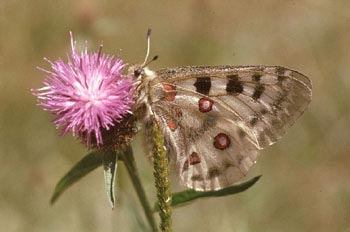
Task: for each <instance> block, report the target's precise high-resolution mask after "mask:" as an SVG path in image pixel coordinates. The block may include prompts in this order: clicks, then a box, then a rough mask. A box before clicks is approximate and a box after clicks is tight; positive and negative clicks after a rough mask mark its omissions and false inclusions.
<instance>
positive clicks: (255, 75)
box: [252, 74, 261, 82]
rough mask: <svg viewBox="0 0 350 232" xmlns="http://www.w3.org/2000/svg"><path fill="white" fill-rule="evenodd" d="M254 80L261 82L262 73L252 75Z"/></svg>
mask: <svg viewBox="0 0 350 232" xmlns="http://www.w3.org/2000/svg"><path fill="white" fill-rule="evenodd" d="M252 80H253V81H255V82H260V80H261V75H260V74H254V75H253V76H252Z"/></svg>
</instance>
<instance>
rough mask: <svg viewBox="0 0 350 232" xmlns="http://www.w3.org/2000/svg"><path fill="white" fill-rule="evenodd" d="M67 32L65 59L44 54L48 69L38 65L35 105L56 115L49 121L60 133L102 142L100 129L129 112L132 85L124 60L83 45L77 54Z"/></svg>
mask: <svg viewBox="0 0 350 232" xmlns="http://www.w3.org/2000/svg"><path fill="white" fill-rule="evenodd" d="M70 36H71V48H72V51H71V54H70V55H67V56H68V61H67V63H65V62H64V61H63V60H61V59H58V60H56V61H54V62H52V61H50V60H48V59H47V58H45V60H46V61H47V62H48V63H49V64H50V65H51V68H52V70H51V71H50V70H46V69H43V68H40V67H39V68H38V69H39V70H41V71H43V72H45V73H46V75H47V77H46V79H45V81H44V87H42V88H38V89H35V90H32V92H33V94H34V95H35V96H36V97H37V99H38V105H40V106H42V107H43V108H44V110H47V111H50V112H51V113H52V114H54V115H56V117H55V119H54V120H53V123H55V124H56V126H57V128H60V129H61V132H62V134H63V135H64V134H67V133H69V132H72V133H73V135H74V136H80V135H82V134H84V135H85V136H84V137H86V140H87V141H86V142H87V145H88V146H90V145H91V141H92V137H93V138H94V140H96V143H97V144H96V145H97V146H99V145H102V144H103V140H102V134H101V130H102V129H106V130H109V129H110V127H112V126H115V123H118V122H119V121H120V120H121V119H122V118H123V116H124V115H126V114H128V113H130V109H131V104H133V103H134V100H133V97H134V93H135V88H134V84H133V79H132V77H127V76H123V75H122V74H121V72H122V71H123V69H124V67H125V66H126V64H124V63H123V61H122V60H121V59H118V58H114V57H113V56H109V55H105V54H103V53H102V46H101V47H100V49H99V51H98V53H88V52H87V46H85V49H84V51H83V52H81V53H80V54H79V53H78V52H77V51H76V41H74V39H73V35H72V33H71V32H70Z"/></svg>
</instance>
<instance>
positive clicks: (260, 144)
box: [129, 31, 312, 191]
mask: <svg viewBox="0 0 350 232" xmlns="http://www.w3.org/2000/svg"><path fill="white" fill-rule="evenodd" d="M149 38H150V31H149V33H148V51H147V55H146V59H145V62H144V63H143V64H142V65H135V66H131V67H130V68H129V73H130V74H132V75H133V76H134V80H135V83H136V85H137V95H138V96H137V101H136V104H135V107H134V109H133V110H134V112H135V115H136V116H137V117H138V119H139V120H141V121H142V120H143V121H144V122H145V125H151V122H152V121H155V122H157V123H158V124H159V126H160V128H161V129H162V131H163V134H164V140H165V144H166V147H167V149H168V151H169V157H170V159H171V160H172V161H173V163H174V164H175V166H176V170H177V173H178V175H179V177H180V180H181V183H182V184H183V185H185V186H187V187H189V188H193V189H195V190H199V191H209V190H219V189H222V188H224V187H226V186H230V185H232V184H233V183H235V182H237V181H238V180H240V179H241V178H243V177H244V176H245V175H246V174H247V172H248V171H249V169H250V168H251V167H252V165H253V164H254V163H256V160H257V157H258V151H259V150H261V149H263V148H264V147H266V146H268V145H271V144H273V143H275V142H276V141H277V140H278V139H280V138H281V137H282V136H283V134H284V133H285V130H286V129H287V128H288V127H289V126H291V125H292V124H294V122H295V121H296V119H297V118H299V117H300V116H301V115H302V114H303V112H304V111H305V110H306V108H307V107H308V105H309V103H310V101H311V95H312V86H311V82H310V80H309V79H308V78H307V77H306V76H304V75H303V74H301V73H299V72H297V71H293V70H291V69H288V68H284V67H279V66H263V65H258V66H232V65H223V66H185V67H177V68H166V69H162V70H158V71H151V70H149V69H148V68H146V67H145V66H146V65H147V63H146V61H147V57H148V54H149V47H150V46H149V43H150V39H149ZM154 59H156V57H155V58H154ZM154 59H153V60H154ZM146 129H149V128H146Z"/></svg>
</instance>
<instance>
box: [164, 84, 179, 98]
mask: <svg viewBox="0 0 350 232" xmlns="http://www.w3.org/2000/svg"><path fill="white" fill-rule="evenodd" d="M162 85H163V89H164V90H165V100H167V101H174V100H175V96H176V86H175V85H171V84H167V83H162Z"/></svg>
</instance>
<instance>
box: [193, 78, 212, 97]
mask: <svg viewBox="0 0 350 232" xmlns="http://www.w3.org/2000/svg"><path fill="white" fill-rule="evenodd" d="M194 86H195V87H196V92H197V93H201V94H203V95H209V92H210V88H211V79H210V77H197V80H196V82H195V83H194Z"/></svg>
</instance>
